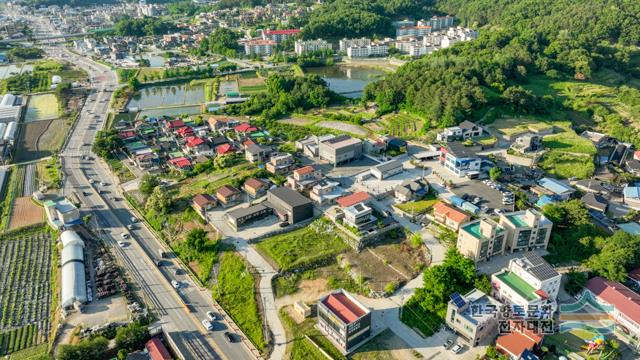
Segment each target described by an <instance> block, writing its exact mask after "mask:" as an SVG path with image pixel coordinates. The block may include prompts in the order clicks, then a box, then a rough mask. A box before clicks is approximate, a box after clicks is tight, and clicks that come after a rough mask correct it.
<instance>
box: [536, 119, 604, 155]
mask: <svg viewBox="0 0 640 360" xmlns="http://www.w3.org/2000/svg"><path fill="white" fill-rule="evenodd" d="M558 124H560V123H558ZM558 127H559V128H561V129H562V130H563V131H562V132H561V133H559V134H554V135H548V136H545V137H544V138H543V139H542V143H543V145H544V147H545V148H548V149H551V150H552V151H561V152H563V153H574V154H587V155H595V154H596V147H595V146H594V145H593V143H592V142H591V141H590V140H588V139H585V138H583V137H580V135H578V134H576V133H575V131H573V129H571V128H570V127H569V124H568V123H565V124H564V126H558V125H557V124H556V128H558Z"/></svg>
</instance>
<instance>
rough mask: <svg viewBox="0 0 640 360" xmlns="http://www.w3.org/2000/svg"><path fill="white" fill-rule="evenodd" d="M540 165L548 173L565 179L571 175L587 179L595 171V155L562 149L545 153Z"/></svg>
mask: <svg viewBox="0 0 640 360" xmlns="http://www.w3.org/2000/svg"><path fill="white" fill-rule="evenodd" d="M538 166H540V167H541V168H542V169H544V170H545V171H546V172H547V173H549V174H551V175H555V176H557V177H560V178H564V179H568V178H571V177H577V178H578V179H587V178H589V177H591V176H592V175H593V173H594V172H595V164H594V163H593V156H591V155H572V154H567V153H565V152H564V151H561V150H557V151H550V152H548V153H546V154H544V156H543V158H542V161H541V162H540V163H538Z"/></svg>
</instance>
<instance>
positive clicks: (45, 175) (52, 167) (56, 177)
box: [36, 157, 61, 189]
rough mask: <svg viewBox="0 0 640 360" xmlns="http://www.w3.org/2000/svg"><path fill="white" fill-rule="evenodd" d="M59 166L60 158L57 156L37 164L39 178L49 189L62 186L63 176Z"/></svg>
mask: <svg viewBox="0 0 640 360" xmlns="http://www.w3.org/2000/svg"><path fill="white" fill-rule="evenodd" d="M58 166H59V165H58V159H57V158H55V157H54V158H51V159H49V160H45V161H41V162H39V163H37V164H36V172H37V173H38V180H39V181H40V182H42V183H44V185H45V186H46V187H47V188H49V189H57V188H59V187H60V180H61V176H60V171H59V170H58Z"/></svg>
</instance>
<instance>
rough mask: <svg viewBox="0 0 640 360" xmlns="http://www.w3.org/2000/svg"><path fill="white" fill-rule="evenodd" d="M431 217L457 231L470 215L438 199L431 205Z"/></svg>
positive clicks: (469, 218)
mask: <svg viewBox="0 0 640 360" xmlns="http://www.w3.org/2000/svg"><path fill="white" fill-rule="evenodd" d="M433 219H434V220H435V221H436V222H439V223H440V224H442V225H444V226H446V227H448V228H450V229H451V230H453V231H458V229H459V228H460V226H461V225H462V224H464V223H466V222H469V220H471V216H469V214H467V213H465V212H464V211H460V210H458V209H456V208H455V207H453V206H451V205H449V204H447V203H444V202H442V201H439V202H437V203H436V204H435V205H433Z"/></svg>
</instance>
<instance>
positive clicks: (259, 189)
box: [242, 178, 269, 199]
mask: <svg viewBox="0 0 640 360" xmlns="http://www.w3.org/2000/svg"><path fill="white" fill-rule="evenodd" d="M242 189H244V191H245V192H246V193H247V194H249V196H251V197H252V198H254V199H255V198H259V197H260V196H263V195H264V194H266V193H267V190H268V189H269V184H267V183H266V182H264V181H262V180H260V179H256V178H251V179H247V181H245V182H244V185H242Z"/></svg>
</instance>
